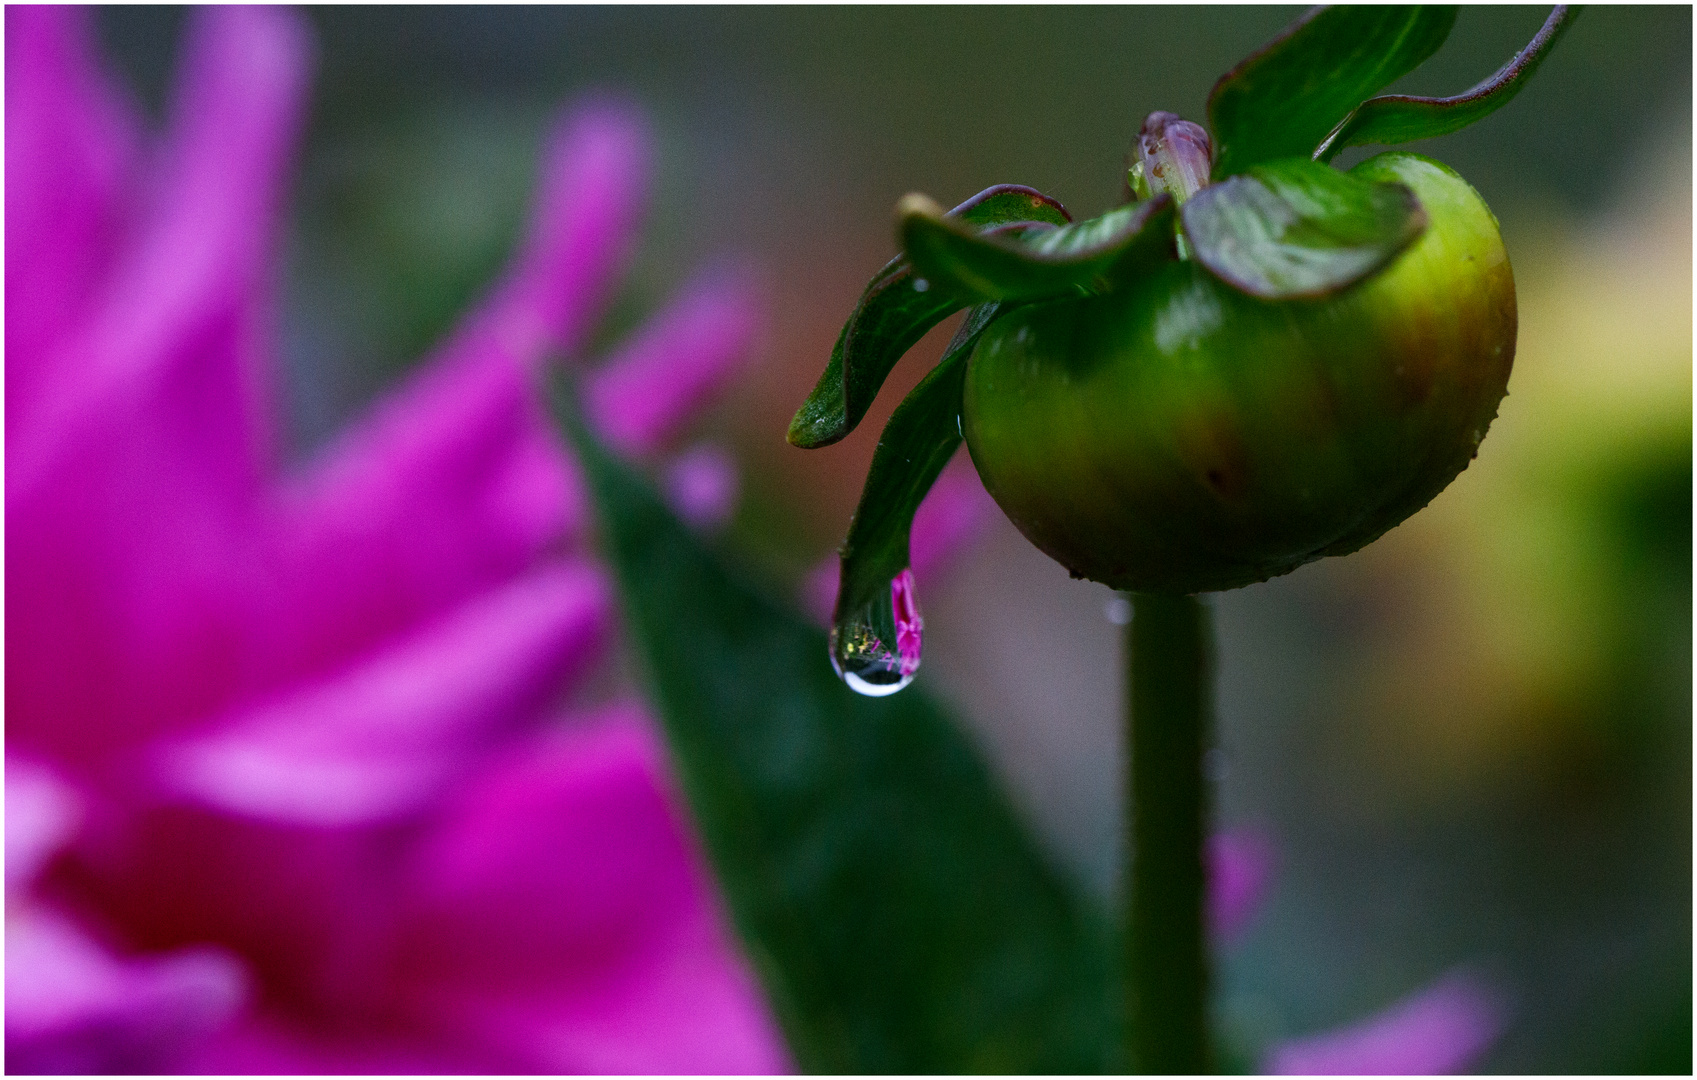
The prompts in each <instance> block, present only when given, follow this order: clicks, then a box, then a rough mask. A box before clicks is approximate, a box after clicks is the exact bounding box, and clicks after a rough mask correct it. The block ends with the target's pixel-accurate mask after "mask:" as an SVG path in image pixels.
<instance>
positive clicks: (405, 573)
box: [275, 104, 648, 674]
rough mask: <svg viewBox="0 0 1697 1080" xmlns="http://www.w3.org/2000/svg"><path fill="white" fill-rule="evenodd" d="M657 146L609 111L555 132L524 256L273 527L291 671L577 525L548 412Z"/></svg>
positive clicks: (312, 477) (608, 277)
mask: <svg viewBox="0 0 1697 1080" xmlns="http://www.w3.org/2000/svg"><path fill="white" fill-rule="evenodd" d="M647 160H648V151H647V135H646V130H645V129H644V127H643V126H642V124H641V123H640V122H639V121H638V120H637V118H636V117H635V116H634V115H632V114H631V113H630V112H629V111H628V110H625V109H622V108H619V107H616V106H612V105H608V104H598V105H591V106H588V107H584V108H581V109H579V110H577V111H576V112H574V113H572V114H569V115H568V116H567V117H566V118H565V119H564V120H562V122H561V123H560V124H559V125H558V128H557V130H556V133H555V135H554V137H553V139H552V141H551V149H550V151H549V153H548V158H547V161H546V163H545V166H544V175H543V179H542V194H541V196H540V198H539V203H538V206H537V208H536V210H535V219H536V220H535V223H534V225H533V227H532V231H531V237H530V240H529V242H528V245H527V247H526V249H525V250H524V252H523V253H522V254H521V255H520V256H519V257H518V258H517V259H516V260H515V262H514V264H513V267H512V268H511V270H510V271H509V272H508V274H507V276H506V278H505V280H504V281H503V282H502V283H501V284H499V285H498V286H496V288H495V289H494V291H493V293H492V294H491V296H490V298H489V299H488V300H487V301H486V302H485V303H484V304H483V305H482V307H481V308H480V309H479V310H478V311H477V312H475V313H474V314H472V315H471V316H469V317H468V318H467V320H466V321H465V323H464V325H463V326H462V327H461V328H460V329H459V330H458V331H456V332H455V334H454V335H453V337H452V338H450V340H449V341H448V342H447V343H446V344H445V345H443V346H442V347H441V349H439V350H438V352H437V353H436V355H435V356H434V357H433V358H432V359H431V360H429V361H428V362H427V363H426V365H425V367H424V369H423V370H422V371H421V372H420V373H419V374H418V375H416V376H415V377H413V378H412V379H411V380H410V381H408V382H407V383H406V384H405V385H404V386H402V388H401V389H400V390H399V391H397V392H396V393H394V394H393V395H391V396H390V397H389V398H388V399H387V400H386V401H384V402H383V403H382V404H381V405H380V406H379V407H378V408H377V409H376V410H375V411H374V412H373V413H372V414H371V415H370V416H369V417H368V418H367V419H366V420H365V421H363V422H362V423H361V424H359V425H358V426H357V427H356V428H354V429H352V430H350V431H349V432H347V433H346V434H345V436H344V437H343V438H342V439H340V440H339V442H338V443H337V444H336V445H335V446H334V447H333V448H332V450H331V451H330V452H329V453H328V454H327V455H326V456H325V458H324V459H322V460H321V461H320V462H318V463H317V465H316V466H314V467H313V468H312V469H311V470H310V471H309V472H308V473H307V474H306V475H304V476H302V477H300V478H298V480H297V481H296V482H295V483H294V484H293V485H292V489H291V490H290V491H288V492H287V493H286V494H285V496H284V497H283V498H282V500H281V504H280V506H279V510H278V521H279V524H278V526H277V549H278V556H277V558H278V561H279V563H280V564H281V565H282V566H283V567H285V570H284V572H283V573H284V578H285V579H286V580H287V581H289V582H292V583H293V584H292V586H291V587H290V589H289V591H290V593H291V595H292V598H293V603H292V604H291V606H290V610H289V622H288V623H287V624H286V625H284V626H281V627H279V628H278V641H277V644H276V646H275V651H276V662H277V663H278V665H279V668H280V671H281V672H283V673H287V674H295V673H299V672H303V671H311V670H312V669H313V668H315V667H316V666H317V665H320V664H323V663H325V662H327V661H330V660H333V659H335V658H337V657H340V656H343V655H346V654H347V653H349V652H353V651H358V650H360V649H363V648H366V647H368V646H369V645H370V644H372V643H373V642H375V641H377V640H380V639H381V638H382V637H383V636H384V635H386V634H389V633H393V632H395V631H396V630H398V629H400V628H402V627H405V626H407V625H408V624H410V623H411V622H413V621H415V620H416V619H418V618H420V617H423V616H424V615H426V614H428V613H429V612H431V611H433V610H435V609H437V608H440V607H442V606H443V605H447V604H452V603H456V602H458V601H460V600H462V599H464V598H465V597H466V596H468V595H470V594H472V593H474V592H475V591H476V590H478V589H481V588H484V587H487V586H488V585H490V584H492V583H494V582H497V581H499V580H501V579H502V578H504V577H506V576H507V575H510V574H512V573H514V572H517V571H518V570H520V569H521V568H522V567H524V566H525V565H527V564H528V563H529V562H530V561H531V560H532V559H534V558H535V556H536V555H537V553H538V552H539V551H540V550H541V549H542V548H543V547H545V546H546V545H547V544H549V543H551V542H553V541H554V540H556V539H557V538H559V537H560V536H561V535H562V534H564V533H565V532H567V531H568V530H569V529H571V528H572V527H574V526H575V523H576V522H578V521H580V520H581V519H582V516H583V507H582V495H581V489H580V485H579V483H578V481H577V479H576V475H575V473H573V472H572V471H571V469H570V467H569V464H568V462H567V459H566V456H565V452H564V450H563V448H562V446H561V445H560V442H559V439H558V437H557V435H556V434H555V432H554V427H553V424H552V423H551V422H550V420H549V419H548V417H547V415H546V413H545V411H544V409H543V408H542V405H541V402H540V399H539V397H538V393H537V390H538V383H537V377H538V371H537V365H538V364H539V362H540V361H541V360H542V358H543V357H544V355H545V354H546V353H548V352H549V351H552V350H555V349H571V348H575V347H576V345H577V344H578V343H579V341H580V339H581V338H582V336H583V335H584V334H585V333H586V332H587V328H588V327H589V326H590V325H591V324H592V323H593V321H594V319H595V318H596V317H597V316H598V315H599V313H600V310H601V306H602V304H603V301H604V299H605V297H606V295H607V293H608V291H609V290H610V288H611V285H612V283H613V281H614V280H615V278H616V276H617V274H618V273H619V271H620V270H621V269H622V267H623V265H624V263H625V261H626V258H627V256H628V251H629V248H630V246H631V240H632V237H633V235H634V228H635V224H636V219H637V217H638V216H639V214H640V211H641V207H642V203H643V194H642V192H643V188H644V179H643V177H644V172H645V170H646V167H647Z"/></svg>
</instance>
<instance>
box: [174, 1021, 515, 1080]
mask: <svg viewBox="0 0 1697 1080" xmlns="http://www.w3.org/2000/svg"><path fill="white" fill-rule="evenodd" d="M324 1027H325V1025H308V1024H303V1023H301V1022H299V1021H292V1020H290V1019H288V1018H283V1017H272V1016H255V1015H250V1016H246V1017H243V1018H242V1019H241V1020H239V1021H237V1022H236V1023H233V1024H229V1025H226V1026H225V1027H224V1028H222V1029H220V1030H219V1031H218V1032H217V1033H216V1034H214V1035H212V1036H210V1037H209V1038H206V1039H203V1040H201V1042H200V1043H198V1044H197V1045H196V1046H195V1047H194V1048H193V1050H192V1051H191V1052H190V1053H189V1054H186V1055H185V1056H183V1057H181V1058H179V1059H178V1060H177V1061H176V1062H174V1063H173V1067H174V1068H175V1069H176V1070H177V1071H178V1072H181V1073H186V1074H204V1075H212V1076H256V1075H257V1076H322V1075H326V1074H328V1075H341V1076H409V1075H411V1076H440V1075H466V1074H470V1075H478V1074H502V1073H513V1072H516V1071H518V1070H519V1068H520V1067H521V1063H520V1062H516V1061H513V1060H511V1059H505V1058H501V1057H498V1056H495V1055H491V1054H489V1053H487V1052H482V1051H478V1050H473V1049H469V1048H466V1047H462V1046H456V1045H446V1046H444V1045H442V1043H441V1040H440V1039H438V1038H435V1037H434V1035H433V1033H430V1032H421V1031H377V1032H372V1031H362V1032H358V1033H353V1034H339V1033H333V1032H330V1031H327V1030H324Z"/></svg>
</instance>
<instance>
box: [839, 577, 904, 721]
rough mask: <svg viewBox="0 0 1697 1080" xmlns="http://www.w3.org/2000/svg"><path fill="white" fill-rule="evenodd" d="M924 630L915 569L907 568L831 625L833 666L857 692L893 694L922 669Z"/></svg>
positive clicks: (869, 694)
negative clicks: (883, 589) (884, 587)
mask: <svg viewBox="0 0 1697 1080" xmlns="http://www.w3.org/2000/svg"><path fill="white" fill-rule="evenodd" d="M924 629H925V620H924V619H922V618H920V616H919V595H918V593H916V592H915V591H914V587H913V571H912V570H903V571H902V572H901V573H899V574H897V575H896V577H895V580H893V581H891V582H890V587H889V589H888V590H887V591H885V592H881V593H880V594H879V595H878V598H877V599H875V600H873V601H872V602H871V603H869V604H867V605H866V606H865V607H863V608H861V609H860V610H859V611H856V612H853V613H851V614H849V615H848V616H847V617H845V618H843V619H841V620H839V621H838V622H837V624H836V625H835V626H833V627H832V628H831V666H832V667H833V668H835V669H836V672H837V674H838V675H839V676H840V677H841V678H842V680H843V682H845V683H848V685H849V689H850V690H853V691H855V692H856V693H858V694H865V695H866V696H867V697H884V696H885V695H886V694H893V693H895V692H896V691H897V690H900V689H901V688H902V687H904V686H906V685H907V684H908V683H910V682H912V681H913V674H914V672H916V671H918V670H919V645H920V636H921V634H922V633H923V631H924ZM888 643H894V648H892V647H891V646H890V644H888Z"/></svg>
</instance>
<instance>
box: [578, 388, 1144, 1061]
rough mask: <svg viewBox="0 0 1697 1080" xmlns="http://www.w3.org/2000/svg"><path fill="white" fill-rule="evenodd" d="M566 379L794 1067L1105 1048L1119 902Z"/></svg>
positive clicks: (609, 545) (715, 857)
mask: <svg viewBox="0 0 1697 1080" xmlns="http://www.w3.org/2000/svg"><path fill="white" fill-rule="evenodd" d="M561 398H562V395H556V400H557V401H561V412H562V415H563V418H564V419H565V420H566V427H567V430H568V432H569V435H570V438H571V441H572V443H573V446H574V447H575V449H576V450H577V453H578V455H579V458H580V460H581V462H582V464H583V468H584V471H585V475H586V476H587V478H588V483H589V488H590V490H591V492H592V493H593V496H594V499H595V502H596V506H597V510H598V512H599V520H600V522H601V534H602V544H603V548H604V550H605V552H606V555H607V557H608V559H609V560H610V561H611V562H612V564H613V567H614V569H615V571H616V573H617V577H618V580H619V583H620V591H621V597H622V602H623V605H624V612H625V626H626V628H627V632H628V634H629V635H630V641H631V644H632V646H633V649H634V652H635V654H636V656H637V659H638V666H639V668H640V670H641V672H642V674H643V677H644V680H645V682H646V684H647V687H648V689H649V690H650V692H651V698H650V700H652V701H653V702H654V703H655V705H656V707H657V708H658V710H659V713H660V716H661V719H662V722H663V724H664V727H665V731H666V736H667V739H668V743H669V745H670V748H671V754H672V760H673V764H674V766H675V768H676V771H677V775H678V778H679V780H680V782H681V787H682V790H683V792H684V794H685V796H686V797H687V799H688V803H689V806H690V809H691V812H692V814H693V816H694V820H695V823H696V827H697V830H698V832H699V835H700V836H701V838H702V840H703V842H704V847H705V850H706V852H707V855H708V857H709V859H710V861H711V863H712V865H713V868H714V870H715V872H716V875H717V878H718V881H719V885H720V887H721V889H722V890H723V896H724V898H725V901H726V903H727V907H728V910H729V912H730V915H731V918H732V920H733V922H734V923H735V925H736V928H737V930H738V932H739V933H740V934H741V936H742V939H743V941H744V942H745V943H746V945H747V949H748V955H749V957H750V959H751V960H752V962H753V964H754V967H755V969H756V971H757V972H758V974H759V976H760V978H761V980H762V981H763V983H764V986H765V989H766V992H767V995H768V998H769V1000H770V1001H771V1003H772V1005H773V1008H774V1010H775V1012H776V1015H777V1017H778V1020H779V1023H780V1024H781V1025H782V1027H783V1030H784V1033H785V1035H786V1037H787V1039H788V1041H789V1045H790V1048H791V1050H792V1052H793V1054H794V1056H795V1061H796V1064H797V1065H798V1066H799V1067H800V1068H801V1069H803V1070H804V1071H808V1072H822V1073H883V1072H895V1073H954V1072H1001V1073H1013V1072H1044V1073H1077V1072H1094V1071H1101V1070H1103V1069H1106V1068H1107V1067H1109V1065H1110V1063H1111V1061H1112V1060H1113V1059H1114V1054H1116V1053H1117V1047H1116V1046H1115V1045H1114V1044H1115V1043H1116V1042H1117V1036H1116V1032H1117V1024H1118V1020H1117V1017H1116V1010H1115V1004H1114V1001H1113V999H1112V993H1113V992H1112V990H1111V987H1112V985H1113V984H1112V983H1110V977H1111V976H1110V965H1111V964H1112V961H1113V957H1114V956H1116V955H1117V953H1116V951H1115V947H1114V945H1113V942H1112V940H1111V937H1110V933H1109V931H1108V930H1107V929H1106V928H1105V926H1106V924H1105V920H1104V919H1103V918H1102V916H1101V915H1100V913H1098V912H1096V911H1094V910H1093V909H1092V908H1091V907H1089V906H1088V905H1086V904H1085V903H1084V902H1083V901H1082V900H1081V899H1080V898H1079V897H1078V896H1076V895H1075V894H1073V893H1072V892H1071V891H1070V890H1069V889H1068V888H1067V887H1066V886H1065V884H1064V882H1063V881H1062V880H1061V879H1060V878H1059V876H1058V875H1057V874H1056V873H1055V872H1054V870H1053V869H1052V868H1051V867H1050V866H1049V864H1048V863H1047V862H1046V860H1045V859H1044V858H1043V856H1042V854H1041V853H1040V851H1039V850H1038V848H1037V846H1036V844H1035V843H1034V842H1033V841H1032V839H1031V837H1030V835H1029V833H1028V832H1027V830H1026V829H1025V827H1024V826H1023V825H1022V823H1021V822H1020V820H1019V818H1018V817H1017V815H1016V814H1015V813H1014V811H1013V809H1012V807H1011V806H1010V805H1009V803H1008V801H1007V799H1006V798H1005V797H1004V796H1003V795H1002V794H1000V792H999V791H998V790H997V788H996V786H995V784H994V782H993V781H992V779H991V776H990V773H989V771H988V770H987V769H986V768H985V766H984V764H983V763H982V762H981V761H980V760H979V758H978V756H977V755H976V754H975V753H974V751H973V749H972V746H971V744H970V742H969V741H968V740H967V739H966V738H965V737H963V736H962V734H961V732H960V730H959V729H958V727H957V726H956V724H955V723H954V722H953V721H952V719H951V718H950V717H949V716H948V715H947V714H946V713H945V712H944V711H943V710H942V709H941V708H939V707H938V706H937V705H936V704H934V703H933V702H932V701H931V700H930V699H928V698H926V697H925V696H924V695H923V694H922V693H921V692H919V691H918V690H916V689H909V690H907V691H906V692H904V693H902V694H898V695H896V696H894V697H890V698H881V699H876V700H874V699H870V698H863V697H860V696H858V695H856V694H854V693H852V692H850V691H849V690H848V689H847V688H846V687H845V686H843V685H842V683H840V682H839V681H838V680H837V678H836V677H835V676H834V675H833V674H832V672H831V668H830V665H829V663H828V662H827V660H826V652H825V649H826V644H825V635H824V634H823V633H822V632H821V631H819V630H817V629H815V628H814V627H812V626H810V625H808V624H807V623H805V622H803V621H802V620H801V618H800V617H799V616H797V615H795V614H793V613H792V612H791V611H790V610H789V609H788V608H786V607H781V606H779V605H778V604H776V603H774V602H773V601H771V600H769V599H767V598H765V596H763V595H762V594H761V593H759V592H756V591H754V590H752V589H750V588H748V587H747V586H745V585H742V584H740V583H739V582H738V581H737V580H735V579H734V578H733V577H732V576H731V575H730V574H729V573H727V572H726V570H725V569H724V568H723V567H722V566H721V565H720V563H719V561H718V560H717V559H715V558H714V557H713V556H712V555H710V554H709V553H708V552H707V551H706V550H704V549H703V548H702V547H701V545H700V543H699V541H697V540H696V539H695V538H694V536H692V535H691V533H690V532H689V531H688V530H687V529H685V528H684V527H683V526H682V525H681V524H680V523H679V522H678V521H677V519H676V518H675V517H673V515H672V514H671V513H670V512H669V511H668V510H667V509H666V508H665V507H664V506H663V505H662V504H661V502H660V501H659V499H658V498H657V497H656V496H655V494H654V493H653V491H652V490H650V489H649V487H648V486H647V485H646V484H645V483H644V482H642V481H641V480H640V479H638V478H637V477H636V476H635V475H634V474H633V473H632V471H631V470H630V469H629V467H628V466H625V465H623V464H621V463H619V462H618V461H616V460H615V459H614V458H612V457H611V456H609V454H608V453H607V451H606V450H605V449H603V448H602V447H601V446H599V445H598V444H597V443H596V442H595V441H594V440H593V438H592V437H590V436H589V435H588V434H587V432H586V430H585V428H584V425H583V423H582V421H581V419H580V418H578V416H577V414H576V411H575V407H573V406H572V405H571V404H570V403H568V402H565V401H562V400H561Z"/></svg>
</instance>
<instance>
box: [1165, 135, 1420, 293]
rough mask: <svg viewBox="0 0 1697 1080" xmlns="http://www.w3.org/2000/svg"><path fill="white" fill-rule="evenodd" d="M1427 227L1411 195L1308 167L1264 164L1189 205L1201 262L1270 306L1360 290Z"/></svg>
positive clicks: (1293, 162) (1188, 227)
mask: <svg viewBox="0 0 1697 1080" xmlns="http://www.w3.org/2000/svg"><path fill="white" fill-rule="evenodd" d="M1425 228H1426V212H1425V210H1423V209H1422V208H1421V206H1420V201H1419V200H1418V199H1416V198H1415V197H1414V192H1412V191H1410V190H1409V189H1408V188H1406V187H1404V186H1402V185H1401V184H1385V183H1376V182H1373V181H1369V180H1363V179H1361V178H1359V177H1355V176H1351V175H1349V174H1348V173H1342V172H1339V171H1337V170H1336V169H1334V168H1332V167H1331V166H1329V165H1322V164H1320V163H1319V162H1317V161H1309V160H1307V159H1305V158H1290V159H1287V160H1284V161H1276V162H1270V163H1268V164H1265V165H1257V166H1256V167H1255V168H1253V169H1251V170H1249V172H1248V173H1245V174H1243V175H1241V176H1234V177H1232V178H1231V179H1229V180H1225V181H1222V182H1221V183H1218V184H1211V185H1209V186H1208V187H1205V188H1203V189H1202V190H1201V191H1199V192H1197V193H1196V194H1195V195H1194V196H1192V197H1191V198H1190V200H1189V201H1188V202H1186V203H1185V204H1184V232H1185V236H1186V237H1188V238H1189V240H1190V246H1191V250H1192V251H1193V252H1194V254H1195V257H1196V261H1197V262H1200V263H1201V264H1202V265H1203V266H1204V267H1205V268H1207V270H1208V271H1209V272H1210V273H1212V274H1213V275H1214V276H1215V277H1218V278H1219V279H1220V280H1222V281H1224V282H1226V283H1227V284H1228V285H1231V286H1232V287H1233V288H1236V289H1239V290H1241V291H1242V292H1246V293H1248V294H1249V295H1251V296H1258V297H1261V298H1263V299H1268V300H1286V299H1291V298H1294V297H1303V296H1323V295H1325V294H1326V293H1329V292H1334V291H1336V290H1338V289H1341V288H1344V287H1345V286H1347V285H1350V284H1352V283H1354V282H1357V281H1360V280H1361V279H1362V278H1364V277H1367V276H1368V275H1369V274H1372V273H1374V272H1375V271H1377V270H1379V269H1380V268H1382V267H1383V266H1385V265H1386V264H1387V263H1389V262H1390V261H1391V260H1392V259H1394V258H1396V256H1397V255H1398V254H1399V253H1401V252H1402V250H1403V249H1404V248H1406V247H1408V245H1410V244H1412V243H1413V242H1414V241H1415V240H1416V239H1417V238H1418V237H1419V236H1420V233H1421V232H1422V231H1423V230H1424V229H1425Z"/></svg>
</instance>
